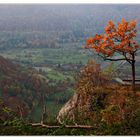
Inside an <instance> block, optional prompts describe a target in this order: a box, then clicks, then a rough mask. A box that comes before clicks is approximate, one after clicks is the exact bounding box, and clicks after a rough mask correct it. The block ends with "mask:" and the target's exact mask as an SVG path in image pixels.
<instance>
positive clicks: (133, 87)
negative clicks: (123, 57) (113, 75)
mask: <svg viewBox="0 0 140 140" xmlns="http://www.w3.org/2000/svg"><path fill="white" fill-rule="evenodd" d="M132 89H133V91H134V92H135V55H134V54H133V55H132Z"/></svg>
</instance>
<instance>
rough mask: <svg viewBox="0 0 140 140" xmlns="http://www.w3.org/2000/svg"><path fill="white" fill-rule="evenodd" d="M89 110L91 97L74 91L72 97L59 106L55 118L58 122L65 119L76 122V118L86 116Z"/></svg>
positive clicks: (65, 120)
mask: <svg viewBox="0 0 140 140" xmlns="http://www.w3.org/2000/svg"><path fill="white" fill-rule="evenodd" d="M90 111H91V97H85V96H83V95H81V94H77V93H75V94H74V95H73V97H72V98H71V99H70V100H69V101H68V102H67V103H66V104H65V105H64V106H63V107H62V108H61V110H60V111H59V113H58V116H57V120H58V122H59V123H60V124H63V123H65V122H67V121H70V122H73V123H74V124H77V121H76V120H77V118H79V117H80V116H82V117H83V118H84V115H86V116H88V114H89V113H90Z"/></svg>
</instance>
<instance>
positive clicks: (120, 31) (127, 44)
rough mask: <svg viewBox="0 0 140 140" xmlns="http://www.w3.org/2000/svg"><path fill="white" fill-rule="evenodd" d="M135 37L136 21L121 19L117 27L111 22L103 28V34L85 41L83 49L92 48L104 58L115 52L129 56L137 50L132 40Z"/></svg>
mask: <svg viewBox="0 0 140 140" xmlns="http://www.w3.org/2000/svg"><path fill="white" fill-rule="evenodd" d="M135 37H136V21H135V20H133V21H130V22H127V21H125V19H122V21H121V22H120V23H118V24H117V26H116V25H115V24H114V22H113V21H112V20H111V21H109V22H108V25H107V26H106V27H105V33H104V34H102V35H99V34H96V35H95V36H94V37H90V38H89V39H87V40H86V45H85V48H87V49H88V48H92V49H94V50H95V51H96V52H97V53H100V54H102V55H103V56H104V57H111V56H113V55H114V53H115V52H119V53H121V54H122V55H123V54H124V53H128V54H131V53H133V52H135V51H137V49H138V48H139V46H138V45H137V44H136V41H135V40H134V39H135Z"/></svg>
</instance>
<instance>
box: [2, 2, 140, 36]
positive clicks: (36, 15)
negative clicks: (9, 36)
mask: <svg viewBox="0 0 140 140" xmlns="http://www.w3.org/2000/svg"><path fill="white" fill-rule="evenodd" d="M139 13H140V8H139V5H138V4H137V5H127V4H124V5H119V4H117V5H112V4H110V5H107V4H104V5H98V4H97V5H96V4H91V5H88V4H87V5H82V4H81V5H80V4H79V5H78V4H73V5H72V4H69V5H66V4H58V5H57V4H56V5H41V4H40V5H32V4H31V5H0V30H1V31H71V30H72V31H73V30H83V31H84V32H85V34H87V33H88V34H89V33H90V34H91V33H93V32H102V30H103V28H101V27H104V26H105V25H106V23H107V22H108V21H109V20H111V19H112V20H114V21H115V22H118V21H120V20H121V19H122V18H123V17H124V18H125V19H126V20H129V19H136V20H137V19H139V18H140V15H139ZM139 26H140V24H139V23H138V27H139Z"/></svg>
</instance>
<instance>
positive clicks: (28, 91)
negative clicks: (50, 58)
mask: <svg viewBox="0 0 140 140" xmlns="http://www.w3.org/2000/svg"><path fill="white" fill-rule="evenodd" d="M46 94H47V80H46V79H45V77H43V76H41V75H39V74H38V72H37V71H35V70H34V69H25V68H24V67H21V66H19V65H16V64H14V63H12V62H11V61H10V60H7V59H5V58H3V57H1V56H0V98H1V99H2V100H3V101H4V104H5V105H6V106H7V107H9V108H11V109H12V110H13V111H15V112H16V113H17V114H18V115H21V114H22V116H23V117H26V116H28V115H29V114H30V112H31V111H32V109H34V106H35V105H37V104H41V103H42V100H43V99H42V98H43V96H46Z"/></svg>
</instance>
